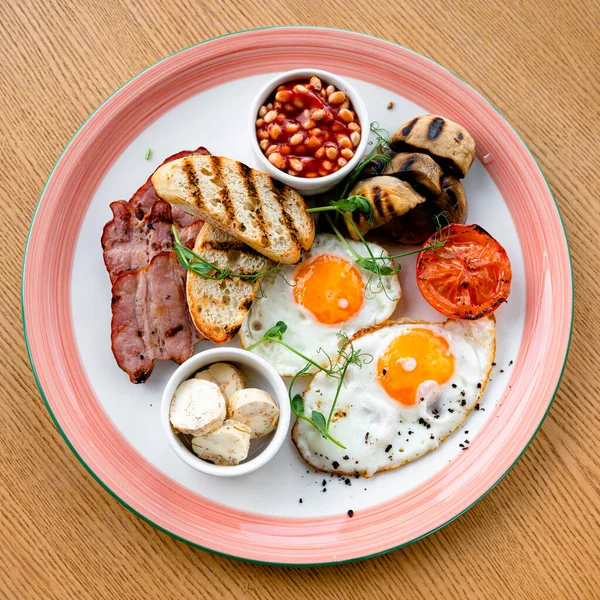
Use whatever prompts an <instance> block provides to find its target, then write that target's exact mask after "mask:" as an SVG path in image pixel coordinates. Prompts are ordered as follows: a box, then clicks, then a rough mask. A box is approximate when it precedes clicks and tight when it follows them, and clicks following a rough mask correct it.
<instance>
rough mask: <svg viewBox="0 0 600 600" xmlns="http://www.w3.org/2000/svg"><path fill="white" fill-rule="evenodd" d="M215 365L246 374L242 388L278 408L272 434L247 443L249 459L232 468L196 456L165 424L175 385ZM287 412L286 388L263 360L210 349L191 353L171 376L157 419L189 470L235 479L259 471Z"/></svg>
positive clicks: (284, 429) (282, 434)
mask: <svg viewBox="0 0 600 600" xmlns="http://www.w3.org/2000/svg"><path fill="white" fill-rule="evenodd" d="M216 362H228V363H231V364H232V365H234V366H236V367H238V368H239V369H240V370H241V371H242V372H243V373H244V375H246V387H255V388H259V389H263V390H265V391H266V392H268V393H269V394H271V396H273V399H274V400H275V402H277V405H278V406H279V423H278V425H277V429H276V430H275V432H274V433H271V434H269V435H268V436H265V437H264V438H258V439H255V440H251V442H250V455H249V456H250V458H249V459H246V460H245V461H244V462H242V463H240V464H239V465H234V466H220V465H214V464H212V463H210V462H207V461H205V460H202V459H201V458H199V457H198V456H196V455H195V454H194V453H193V452H192V451H191V450H189V449H188V448H187V447H186V445H185V444H184V443H183V440H182V439H181V438H180V437H179V436H178V435H177V434H176V433H175V432H174V431H173V428H172V427H171V422H170V421H169V408H170V406H171V400H172V398H173V394H174V393H175V390H176V389H177V387H178V386H179V384H180V383H182V382H183V381H185V380H186V379H190V378H191V377H193V376H194V374H195V373H196V372H197V371H199V370H200V369H202V368H203V367H207V366H209V365H212V364H213V363H216ZM290 413H291V411H290V403H289V399H288V393H287V388H286V386H285V384H284V382H283V380H282V379H281V377H280V376H279V375H278V374H277V372H276V371H275V369H274V368H273V367H272V366H271V365H270V364H269V363H268V362H267V361H266V360H264V359H263V358H261V357H260V356H257V355H256V354H253V353H252V352H248V351H246V350H240V349H239V348H212V349H210V350H204V351H203V352H200V353H199V354H195V355H194V356H192V357H191V358H189V359H188V360H186V361H185V362H184V363H183V364H181V365H180V366H179V367H178V368H177V370H176V371H175V372H174V373H173V375H172V376H171V378H170V379H169V381H168V383H167V385H166V387H165V390H164V392H163V395H162V404H161V409H160V418H161V422H162V425H163V429H164V431H165V435H166V436H167V439H168V440H169V444H170V445H171V448H172V449H173V450H174V452H175V454H177V456H179V458H181V460H183V461H184V462H185V463H187V464H188V465H189V466H190V467H192V468H194V469H196V470H197V471H200V472H202V473H206V474H208V475H217V476H220V477H236V476H239V475H246V474H248V473H251V472H252V471H255V470H256V469H259V468H260V467H262V466H263V465H265V464H266V463H267V462H269V460H271V459H272V458H273V456H275V454H276V453H277V451H278V450H279V448H281V445H282V444H283V441H284V440H285V438H286V436H287V433H288V429H289V424H290ZM252 455H254V456H252Z"/></svg>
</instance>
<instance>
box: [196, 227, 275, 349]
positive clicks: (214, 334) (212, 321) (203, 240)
mask: <svg viewBox="0 0 600 600" xmlns="http://www.w3.org/2000/svg"><path fill="white" fill-rule="evenodd" d="M194 252H196V253H197V254H199V255H200V256H202V258H204V259H205V260H207V261H209V262H211V263H213V264H214V265H216V266H218V267H219V268H221V269H224V268H230V269H231V271H232V272H234V273H237V274H242V275H255V274H256V273H258V272H260V271H261V269H263V268H265V267H267V268H270V267H271V266H272V265H273V263H272V262H271V261H269V260H267V259H265V257H264V256H262V255H261V254H259V253H258V252H256V251H255V250H253V249H252V248H251V247H250V246H247V245H246V244H244V243H243V242H241V241H240V240H238V239H236V238H235V237H233V236H232V235H230V234H229V233H227V232H226V231H224V230H221V229H219V228H217V227H214V226H213V225H210V224H209V223H205V224H204V226H203V228H202V230H201V231H200V234H199V235H198V238H197V239H196V244H195V246H194ZM259 287H260V283H259V282H258V281H255V282H252V281H249V280H245V279H240V278H239V277H225V278H223V279H221V280H218V281H213V280H209V279H205V278H203V277H201V276H199V275H196V274H194V273H193V272H191V271H188V273H187V283H186V294H187V301H188V306H189V309H190V315H191V318H192V321H193V323H194V325H195V326H196V328H197V329H198V331H200V332H202V333H203V334H204V335H205V336H206V337H207V338H208V339H210V340H211V341H213V342H215V343H216V344H221V343H223V342H227V341H229V340H231V339H233V338H234V337H235V335H236V334H237V332H238V331H239V329H240V327H241V325H242V323H243V321H244V318H245V317H246V314H247V313H248V310H249V309H250V306H251V305H252V302H253V301H254V298H255V296H256V293H257V292H258V290H259Z"/></svg>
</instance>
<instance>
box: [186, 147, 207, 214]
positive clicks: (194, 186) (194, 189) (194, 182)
mask: <svg viewBox="0 0 600 600" xmlns="http://www.w3.org/2000/svg"><path fill="white" fill-rule="evenodd" d="M211 158H212V157H211ZM181 170H182V171H183V173H184V175H185V176H186V178H187V182H188V186H189V189H190V192H191V194H192V198H193V199H194V204H195V205H196V206H197V207H198V208H199V209H200V210H202V209H203V208H204V198H203V196H202V190H201V189H200V186H199V185H198V176H197V175H196V169H195V168H194V163H193V162H192V161H191V160H184V161H183V163H182V166H181Z"/></svg>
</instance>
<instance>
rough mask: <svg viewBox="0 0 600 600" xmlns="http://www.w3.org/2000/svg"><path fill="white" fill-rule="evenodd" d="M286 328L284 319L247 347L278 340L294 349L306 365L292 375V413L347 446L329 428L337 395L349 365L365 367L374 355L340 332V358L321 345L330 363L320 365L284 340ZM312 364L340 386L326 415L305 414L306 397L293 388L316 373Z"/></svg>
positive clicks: (290, 395)
mask: <svg viewBox="0 0 600 600" xmlns="http://www.w3.org/2000/svg"><path fill="white" fill-rule="evenodd" d="M286 331H287V325H286V324H285V323H284V322H283V321H277V323H276V324H275V325H274V326H273V327H271V328H270V329H268V330H267V331H266V332H265V334H264V335H263V337H262V338H261V339H260V340H258V342H256V343H254V344H252V345H251V346H248V347H247V348H246V350H252V349H253V348H256V347H257V346H260V345H261V344H263V343H265V342H275V343H276V344H280V345H281V346H283V347H284V348H287V349H288V350H289V351H290V352H293V353H294V354H296V355H297V356H299V357H300V358H303V359H304V360H305V361H306V365H305V366H304V367H303V368H302V369H300V371H298V372H297V373H296V374H295V375H294V376H293V377H292V381H291V383H290V386H289V389H288V395H289V398H290V406H291V407H292V412H293V413H294V414H295V415H296V416H297V417H298V418H299V419H302V420H304V421H306V422H307V423H310V424H311V425H312V426H313V427H314V428H315V429H317V431H319V433H321V435H322V436H323V437H325V438H327V439H328V440H329V441H331V442H333V443H334V444H335V445H336V446H339V447H340V448H343V449H344V450H345V449H346V446H344V445H343V444H342V443H341V442H340V441H338V440H336V439H335V438H334V437H333V436H332V435H331V433H330V432H329V427H330V425H331V419H332V418H333V415H334V414H335V407H336V404H337V401H338V397H339V395H340V391H341V389H342V384H343V383H344V377H345V376H346V371H347V370H348V367H349V366H350V365H356V366H357V367H358V368H359V369H360V368H362V366H363V365H366V364H369V363H370V362H372V360H373V356H372V355H371V354H367V353H365V352H360V350H356V349H355V348H354V347H353V345H352V342H351V341H350V339H349V338H348V336H347V335H346V333H344V332H343V331H340V332H338V334H337V335H338V338H339V339H340V344H341V349H340V351H339V354H338V357H337V360H335V361H333V360H332V359H331V357H330V356H329V355H328V354H327V353H326V352H325V351H324V350H323V349H322V348H319V350H318V352H320V353H322V354H324V355H325V356H326V358H327V362H328V363H329V366H326V367H325V366H323V365H320V364H319V363H318V362H316V361H314V360H312V359H311V358H309V357H308V356H305V355H304V354H302V353H301V352H299V351H298V350H296V349H295V348H293V347H292V346H290V345H289V344H287V343H286V342H284V341H283V334H284V333H285V332H286ZM313 367H316V368H317V369H318V370H319V371H322V372H323V373H325V374H326V375H328V376H329V377H334V378H336V379H337V380H338V384H337V388H336V391H335V396H334V398H333V402H332V403H331V408H330V409H329V414H328V415H327V417H325V415H324V414H323V413H321V412H319V411H318V410H313V411H311V414H310V417H308V416H306V414H305V411H304V400H303V399H302V396H301V395H300V394H293V392H292V390H293V388H294V383H295V382H296V380H297V379H298V378H299V377H302V376H303V375H310V376H313V375H314V372H312V371H311V369H313Z"/></svg>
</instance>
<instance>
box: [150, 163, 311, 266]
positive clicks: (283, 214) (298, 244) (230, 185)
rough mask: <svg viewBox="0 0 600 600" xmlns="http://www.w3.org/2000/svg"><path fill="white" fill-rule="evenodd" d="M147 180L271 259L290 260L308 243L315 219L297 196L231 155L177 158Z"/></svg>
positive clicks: (189, 210) (294, 260) (185, 208)
mask: <svg viewBox="0 0 600 600" xmlns="http://www.w3.org/2000/svg"><path fill="white" fill-rule="evenodd" d="M152 184H153V185H154V187H155V189H156V193H157V194H158V196H159V197H160V198H162V199H163V200H166V201H167V202H170V203H171V204H173V205H174V206H177V207H178V208H180V209H182V210H183V211H185V212H187V213H188V214H190V215H193V216H195V217H197V218H199V219H202V220H204V221H207V222H208V223H211V224H212V225H214V226H216V227H220V228H222V229H224V230H225V231H227V232H228V233H230V234H231V235H232V236H234V237H236V238H238V239H239V240H241V241H242V242H245V243H246V244H248V245H249V246H251V247H252V248H254V250H256V251H257V252H260V254H262V255H264V256H266V257H267V258H270V259H271V260H274V261H276V262H281V263H283V264H295V263H297V262H298V261H299V260H300V257H301V253H302V250H309V249H310V247H311V246H312V243H313V239H314V235H315V227H314V221H313V218H312V216H311V215H310V214H309V213H307V212H306V204H305V203H304V200H303V198H302V196H300V194H298V192H296V191H295V190H293V189H292V188H290V187H287V186H285V185H283V184H282V183H280V182H278V181H276V180H275V179H273V178H272V177H270V176H269V175H267V174H266V173H261V172H260V171H256V170H254V169H251V168H250V167H247V166H246V165H244V164H242V163H240V162H238V161H236V160H232V159H230V158H224V157H219V156H189V157H186V158H181V159H179V160H174V161H172V162H170V163H167V164H166V165H163V166H162V167H159V168H158V169H157V170H156V172H155V173H154V175H153V176H152Z"/></svg>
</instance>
